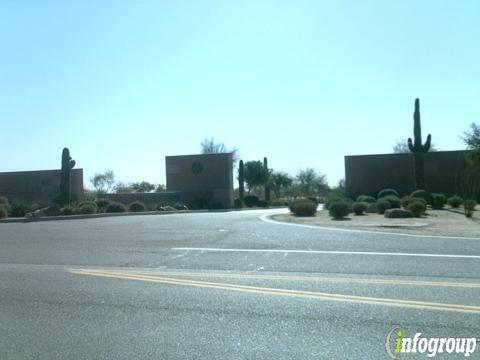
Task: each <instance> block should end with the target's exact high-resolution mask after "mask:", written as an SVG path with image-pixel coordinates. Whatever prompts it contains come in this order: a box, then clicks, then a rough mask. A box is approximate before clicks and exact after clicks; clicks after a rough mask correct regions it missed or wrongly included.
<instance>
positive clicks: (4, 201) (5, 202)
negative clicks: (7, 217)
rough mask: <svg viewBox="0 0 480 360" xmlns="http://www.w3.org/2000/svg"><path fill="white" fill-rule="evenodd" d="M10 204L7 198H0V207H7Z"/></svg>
mask: <svg viewBox="0 0 480 360" xmlns="http://www.w3.org/2000/svg"><path fill="white" fill-rule="evenodd" d="M9 204H10V203H9V202H8V198H7V197H5V196H0V205H5V206H8V205H9Z"/></svg>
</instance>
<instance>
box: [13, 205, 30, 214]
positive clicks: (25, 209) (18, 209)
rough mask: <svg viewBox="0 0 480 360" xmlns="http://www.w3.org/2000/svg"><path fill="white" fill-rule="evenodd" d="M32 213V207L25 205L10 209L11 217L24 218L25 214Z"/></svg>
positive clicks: (14, 206)
mask: <svg viewBox="0 0 480 360" xmlns="http://www.w3.org/2000/svg"><path fill="white" fill-rule="evenodd" d="M30 211H31V209H30V207H29V206H28V205H25V204H13V205H11V206H10V209H9V216H10V217H24V216H25V214H27V213H29V212H30Z"/></svg>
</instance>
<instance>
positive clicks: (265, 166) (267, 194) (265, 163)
mask: <svg viewBox="0 0 480 360" xmlns="http://www.w3.org/2000/svg"><path fill="white" fill-rule="evenodd" d="M263 171H265V201H266V202H267V204H268V203H270V172H269V171H268V160H267V158H266V157H264V158H263Z"/></svg>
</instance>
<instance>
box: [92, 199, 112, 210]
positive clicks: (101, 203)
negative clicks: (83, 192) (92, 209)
mask: <svg viewBox="0 0 480 360" xmlns="http://www.w3.org/2000/svg"><path fill="white" fill-rule="evenodd" d="M111 203H112V201H111V200H109V199H97V200H95V204H97V207H99V208H104V209H105V208H106V207H107V206H108V205H110V204H111Z"/></svg>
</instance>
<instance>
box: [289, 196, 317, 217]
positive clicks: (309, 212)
mask: <svg viewBox="0 0 480 360" xmlns="http://www.w3.org/2000/svg"><path fill="white" fill-rule="evenodd" d="M290 211H291V212H293V213H294V214H295V215H296V216H314V215H315V214H316V212H317V205H316V204H315V203H314V202H313V201H312V200H309V199H298V200H295V201H294V202H293V203H292V204H291V205H290Z"/></svg>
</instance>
